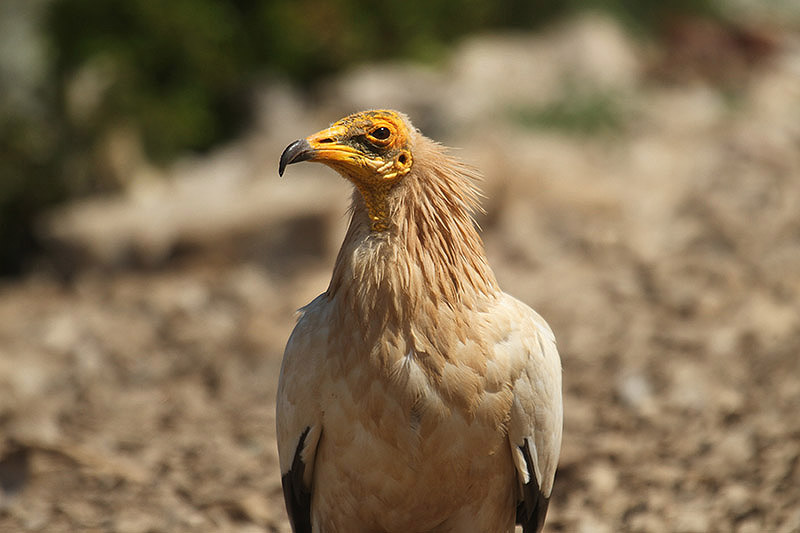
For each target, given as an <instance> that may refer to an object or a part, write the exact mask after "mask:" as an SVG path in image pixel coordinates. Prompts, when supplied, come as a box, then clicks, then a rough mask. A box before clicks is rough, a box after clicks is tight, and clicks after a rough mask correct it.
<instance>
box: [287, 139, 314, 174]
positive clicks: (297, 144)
mask: <svg viewBox="0 0 800 533" xmlns="http://www.w3.org/2000/svg"><path fill="white" fill-rule="evenodd" d="M313 155H314V149H313V148H311V145H310V144H308V141H306V140H305V139H298V140H296V141H294V142H293V143H291V144H290V145H289V146H287V147H286V149H285V150H284V151H283V153H282V154H281V160H280V163H278V176H283V173H284V172H285V171H286V166H287V165H291V164H292V163H299V162H300V161H308V160H309V159H311V157H312V156H313Z"/></svg>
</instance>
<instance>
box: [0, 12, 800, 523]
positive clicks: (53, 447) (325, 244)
mask: <svg viewBox="0 0 800 533" xmlns="http://www.w3.org/2000/svg"><path fill="white" fill-rule="evenodd" d="M757 27H758V28H759V29H758V30H752V29H749V28H745V27H739V26H714V25H704V24H703V23H697V22H691V21H687V22H686V23H683V24H677V25H676V30H675V37H674V41H673V42H672V43H668V46H666V47H665V48H664V49H654V48H653V47H652V46H650V45H648V44H646V43H644V42H641V41H637V40H634V39H633V38H631V37H629V36H628V35H626V34H625V33H624V32H623V31H622V30H621V29H620V28H619V27H618V26H617V25H616V23H614V22H612V21H610V20H608V19H605V18H602V17H599V16H586V17H583V18H579V19H575V20H571V21H566V22H564V23H563V24H562V25H561V26H559V27H556V28H553V29H552V30H550V31H548V32H546V33H544V34H539V35H535V36H532V35H527V34H515V35H508V34H507V35H492V36H478V37H474V38H471V39H470V40H467V41H465V42H463V43H462V44H461V45H460V46H459V47H458V48H457V49H456V50H455V51H454V52H453V54H452V56H451V57H450V59H449V60H448V61H447V62H446V63H445V64H443V65H441V66H440V67H438V68H433V67H421V66H418V65H415V64H378V65H368V66H364V67H362V68H359V69H357V70H355V71H351V72H348V73H346V74H344V75H342V76H340V77H337V78H333V79H330V80H328V81H327V82H325V83H324V84H322V85H320V86H319V87H318V89H317V91H316V92H315V93H314V94H313V95H311V96H309V95H306V96H300V95H298V94H297V93H296V92H294V91H293V90H292V89H291V87H289V86H288V85H285V84H282V83H280V82H277V81H275V82H268V83H265V84H264V86H263V87H262V88H261V89H260V90H259V94H260V97H259V101H260V106H259V109H260V111H259V115H258V117H257V118H256V121H255V122H256V125H255V126H254V128H253V130H252V131H251V133H250V134H249V135H247V136H246V137H244V138H241V139H239V140H238V141H236V142H234V143H232V144H230V145H228V146H225V147H222V148H220V149H218V150H216V151H214V152H213V153H211V154H209V155H207V156H203V157H197V158H193V159H186V160H183V161H180V162H179V163H177V164H175V165H174V166H172V167H171V168H169V169H167V170H161V169H157V168H155V167H153V166H151V165H150V164H148V163H147V161H145V160H144V159H143V157H142V156H141V155H140V154H141V151H140V150H139V149H138V147H137V145H136V143H135V142H134V141H132V140H131V139H130V138H128V137H126V135H125V132H124V131H122V132H120V134H119V135H118V136H117V137H115V138H114V139H111V140H110V142H109V143H108V147H107V150H108V154H107V156H108V161H109V164H110V165H113V167H114V168H115V169H117V170H118V172H119V174H120V175H122V176H125V177H126V180H127V181H126V186H125V190H124V192H123V193H120V194H118V195H115V196H104V197H96V198H91V199H88V200H84V201H81V202H76V203H73V204H70V205H67V206H64V207H63V208H60V209H58V210H56V211H54V212H52V213H50V214H49V215H48V216H47V217H45V218H44V219H43V220H42V221H41V228H40V231H41V235H42V236H43V237H44V238H45V239H46V242H47V243H48V249H47V251H46V254H44V255H43V256H42V258H41V260H40V264H39V266H38V267H37V268H36V269H35V270H34V271H33V272H32V273H31V274H30V275H28V276H26V277H25V278H23V279H21V280H17V281H13V282H12V281H9V282H5V283H3V285H2V286H0V531H3V532H5V531H8V532H18V531H24V532H34V531H47V532H62V531H63V532H70V531H98V532H99V531H114V532H120V533H149V532H161V531H169V532H183V531H186V532H189V531H219V532H237V533H238V532H241V533H250V532H257V531H278V532H287V531H289V528H288V524H287V521H286V517H285V513H284V510H283V502H282V493H281V488H280V476H279V472H278V466H277V453H276V448H275V442H274V394H275V385H276V380H277V375H278V369H279V366H280V358H281V354H282V349H283V345H284V343H285V340H286V338H287V337H288V335H289V332H290V331H291V328H292V325H293V320H294V312H295V310H296V309H297V308H298V307H300V306H301V305H303V304H304V303H306V302H307V301H309V300H310V299H311V298H313V297H314V296H315V295H316V294H318V293H319V292H321V291H323V290H324V289H325V287H326V284H327V281H328V276H329V273H330V270H331V267H332V264H333V260H334V257H335V253H336V251H337V249H338V245H339V241H340V239H341V237H342V234H343V231H344V226H345V224H346V222H347V220H346V215H345V211H346V207H347V202H348V196H349V193H350V190H349V185H348V184H347V183H345V182H344V181H343V180H341V179H339V178H338V177H337V176H336V175H335V174H334V173H333V172H332V171H330V170H328V169H325V168H323V167H321V166H316V165H299V166H297V167H292V168H291V169H290V172H288V173H287V175H286V176H285V177H284V178H283V179H278V177H277V161H278V157H279V154H280V152H281V150H282V149H283V147H284V146H286V145H287V144H288V143H289V142H290V141H292V140H293V139H295V138H298V137H300V136H304V135H306V134H308V133H310V132H313V131H316V130H318V129H320V128H322V127H324V126H326V125H327V124H328V123H330V122H332V121H334V120H336V119H338V118H339V117H341V116H343V115H345V114H347V113H350V112H352V111H356V110H359V109H363V108H369V107H394V108H398V109H401V110H403V111H405V112H407V113H408V114H409V115H410V116H411V118H412V119H413V120H414V122H415V124H416V125H417V126H419V127H420V128H421V129H422V130H423V131H424V132H425V133H426V134H428V135H429V136H431V137H434V138H437V139H439V140H441V141H443V142H445V143H446V144H448V145H450V146H454V147H458V148H457V152H456V153H457V154H458V155H459V157H462V158H463V159H465V160H467V161H468V162H470V163H471V164H473V165H475V166H476V167H478V168H479V169H480V170H481V171H482V173H483V174H484V176H485V181H484V183H483V184H482V187H483V190H484V192H485V195H486V198H485V200H484V206H485V208H486V213H485V214H481V215H480V216H479V217H478V219H479V223H480V225H481V227H482V228H483V238H484V241H485V243H486V247H487V250H488V254H489V258H490V262H491V264H492V265H493V266H494V268H495V271H496V273H497V276H498V278H499V280H500V282H501V285H502V286H503V288H504V289H505V290H506V291H507V292H510V293H512V294H514V295H516V296H517V297H519V298H521V299H522V300H523V301H525V302H527V303H529V304H530V305H532V306H533V307H534V308H536V309H537V310H538V311H539V312H540V313H541V314H542V315H543V316H544V317H545V318H546V319H547V320H548V321H549V322H550V324H551V325H552V327H553V329H554V331H555V333H556V336H557V338H558V340H559V347H560V351H561V354H562V359H563V366H564V387H565V398H564V400H565V420H566V425H565V433H564V446H563V452H562V460H561V463H560V467H559V472H558V476H557V481H556V489H555V493H554V496H553V499H552V502H551V510H550V514H549V520H548V526H547V530H548V531H565V532H566V531H579V532H613V531H636V532H664V531H674V532H684V533H690V532H698V533H699V532H706V531H739V532H759V531H780V532H785V533H789V532H794V531H800V503H799V502H800V416H798V412H799V411H800V34H798V33H797V32H796V31H792V30H791V29H787V28H785V27H781V26H780V25H779V24H770V23H764V24H761V25H758V26H757Z"/></svg>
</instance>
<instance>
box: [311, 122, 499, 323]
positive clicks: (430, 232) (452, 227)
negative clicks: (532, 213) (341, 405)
mask: <svg viewBox="0 0 800 533" xmlns="http://www.w3.org/2000/svg"><path fill="white" fill-rule="evenodd" d="M476 178H477V176H476V175H475V173H474V171H472V170H471V169H470V168H468V167H466V166H465V165H463V164H462V163H460V162H458V161H457V160H455V159H453V158H451V157H449V156H448V155H447V154H446V153H445V152H444V149H443V148H442V147H441V146H439V145H438V144H436V143H434V142H433V141H430V140H428V139H426V138H424V137H418V138H417V139H416V142H415V146H414V166H413V167H412V169H411V171H410V172H409V173H408V174H407V175H406V176H405V177H404V178H403V180H401V182H399V183H398V184H397V185H395V186H394V188H393V189H392V190H391V191H390V193H389V197H388V204H389V214H388V220H387V221H386V222H387V224H386V229H384V230H382V231H375V230H372V229H371V221H370V219H369V216H368V212H367V208H366V206H365V203H364V200H363V198H362V196H361V194H360V193H359V192H358V191H356V192H355V193H354V195H353V205H352V218H351V221H350V226H349V228H348V230H347V234H346V236H345V239H344V242H343V244H342V248H341V250H340V251H339V256H338V258H337V260H336V266H335V267H334V271H333V277H332V279H331V283H330V286H329V288H328V292H327V295H328V297H329V298H330V300H331V301H332V302H335V304H337V305H341V306H343V309H342V311H344V312H346V313H347V314H348V315H349V316H351V317H353V315H355V317H353V318H356V319H357V320H359V321H360V322H361V323H362V325H364V327H365V328H367V329H372V328H374V327H379V328H380V327H386V326H388V323H389V322H394V324H396V325H400V324H404V323H406V324H407V323H410V322H414V321H415V320H419V319H420V317H421V316H426V315H432V314H437V313H438V314H441V312H442V310H444V309H447V310H448V313H450V314H456V315H458V314H459V312H460V311H462V310H464V309H475V308H477V307H478V306H480V305H481V303H483V302H485V301H486V299H487V298H494V297H495V296H496V295H497V294H499V292H500V289H499V287H498V285H497V281H496V280H495V277H494V274H493V273H492V270H491V269H490V268H489V264H488V262H487V260H486V254H485V252H484V248H483V243H482V241H481V239H480V236H479V235H478V232H477V230H476V227H475V222H474V220H473V218H472V215H471V213H472V212H474V211H476V210H478V209H480V208H479V205H478V194H479V193H478V191H477V189H476V188H475V186H474V184H473V183H474V180H475V179H476Z"/></svg>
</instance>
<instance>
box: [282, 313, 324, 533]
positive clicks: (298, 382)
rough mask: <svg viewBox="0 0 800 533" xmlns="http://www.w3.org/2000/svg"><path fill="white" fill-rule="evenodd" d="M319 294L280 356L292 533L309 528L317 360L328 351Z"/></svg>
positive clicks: (317, 430)
mask: <svg viewBox="0 0 800 533" xmlns="http://www.w3.org/2000/svg"><path fill="white" fill-rule="evenodd" d="M321 298H322V297H319V298H317V299H316V300H314V301H313V302H311V303H310V304H309V305H307V306H306V307H305V308H303V309H302V310H301V315H300V318H299V319H298V321H297V325H296V326H295V328H294V331H293V332H292V335H291V336H290V337H289V341H288V343H287V344H286V350H285V352H284V354H283V363H282V365H281V375H280V378H279V380H278V397H277V408H276V424H277V438H278V456H279V458H280V466H281V484H282V485H283V496H284V499H285V501H286V510H287V512H288V514H289V521H290V522H291V524H292V530H293V531H294V532H295V533H310V532H311V503H312V496H313V483H312V480H313V474H314V466H315V465H314V463H315V459H316V452H317V446H318V445H319V440H320V436H321V435H322V420H321V418H322V415H321V409H320V407H319V401H318V397H317V395H318V390H319V387H318V382H319V377H318V374H317V372H318V369H319V368H320V367H321V365H320V364H319V361H318V360H317V359H318V358H319V357H321V356H322V354H325V353H326V348H327V327H325V326H324V325H323V324H322V323H321V322H322V320H321V318H322V317H321V316H320V309H323V306H321V305H319V303H320V302H321Z"/></svg>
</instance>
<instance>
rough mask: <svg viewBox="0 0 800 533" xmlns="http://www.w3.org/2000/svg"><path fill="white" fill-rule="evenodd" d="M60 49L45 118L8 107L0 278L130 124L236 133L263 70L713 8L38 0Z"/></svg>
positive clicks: (0, 135) (39, 93) (698, 4)
mask: <svg viewBox="0 0 800 533" xmlns="http://www.w3.org/2000/svg"><path fill="white" fill-rule="evenodd" d="M39 1H41V2H43V3H44V4H46V8H44V9H43V10H42V14H43V15H42V16H43V21H42V22H43V23H42V25H41V27H42V31H43V32H44V33H45V37H46V40H47V43H48V46H49V50H50V53H49V54H48V58H47V61H46V72H45V76H44V78H43V81H42V83H41V86H40V87H36V88H35V91H36V95H35V96H36V98H37V99H38V101H39V103H40V105H39V106H38V110H39V111H38V112H37V113H27V112H22V113H21V112H18V110H14V109H3V108H2V107H0V174H1V177H0V242H2V243H3V246H2V248H1V249H0V274H9V273H16V272H20V271H21V270H22V269H23V267H24V266H25V260H26V258H28V257H29V256H30V254H31V253H32V252H34V251H35V249H36V242H35V239H34V237H33V235H34V233H33V231H32V224H33V222H34V221H35V218H36V216H37V214H38V213H39V212H40V211H41V210H42V209H44V208H46V207H48V206H50V205H52V204H53V203H55V202H58V201H62V200H64V199H66V198H68V197H72V196H76V195H82V194H87V193H90V192H92V191H96V190H98V189H103V188H107V187H108V186H109V185H108V184H107V183H106V182H104V180H103V176H102V173H103V169H102V165H99V164H98V162H97V161H96V160H95V159H96V148H97V145H98V143H100V142H102V140H103V139H104V137H105V136H106V135H107V134H108V132H109V131H110V129H111V128H113V127H117V126H119V125H120V124H123V125H125V126H127V127H129V128H130V129H132V131H133V132H135V134H136V135H138V136H139V137H140V138H141V140H142V143H143V146H144V148H145V151H146V154H147V156H148V157H149V158H151V159H152V160H155V161H160V162H165V161H168V160H169V159H170V158H172V157H174V156H175V155H176V154H178V153H181V152H184V151H187V150H191V151H203V150H207V149H208V148H210V147H211V146H213V145H214V144H216V143H219V142H220V141H223V140H226V139H229V138H231V137H233V136H235V135H236V134H237V133H239V132H240V131H241V130H242V128H243V127H245V126H246V124H247V117H248V116H249V111H250V110H249V109H248V104H249V99H248V90H249V88H250V87H251V86H252V84H253V82H254V81H255V80H256V79H258V78H260V77H263V76H271V75H277V76H283V77H287V78H289V79H290V80H292V81H293V82H295V83H296V84H297V85H298V86H299V87H309V86H311V85H312V84H313V83H314V82H315V81H316V80H318V79H319V78H321V77H324V76H327V75H330V74H332V73H334V72H337V71H339V70H341V69H342V68H344V67H347V66H348V65H351V64H354V63H358V62H362V61H366V60H376V59H384V58H398V57H402V58H409V59H412V60H420V61H428V62H430V61H436V60H437V59H439V58H441V57H442V56H443V54H444V53H446V50H447V48H448V46H449V45H451V44H452V43H454V42H455V41H457V40H458V39H459V38H461V37H463V36H464V35H466V34H469V33H473V32H476V31H482V30H491V29H502V28H513V29H518V30H519V29H522V30H527V29H535V28H538V27H540V26H541V25H543V24H546V23H547V22H549V21H551V20H553V19H554V18H556V17H560V16H563V15H565V14H568V13H570V12H573V11H576V10H581V9H587V8H591V9H600V10H605V11H608V12H611V13H613V14H614V15H615V16H617V17H619V18H620V19H622V20H623V21H624V22H625V23H626V24H627V25H628V26H629V27H631V28H632V29H633V30H634V31H636V32H639V33H641V34H645V35H647V34H652V33H654V32H657V31H658V27H659V24H660V22H661V21H663V20H665V19H666V18H667V17H669V16H672V15H674V14H678V13H686V12H691V13H698V12H699V13H703V14H713V13H714V11H715V9H714V5H713V4H712V3H711V0H661V1H659V0H532V1H531V0H527V1H526V0H493V1H481V0H443V1H440V2H428V1H427V0H405V1H403V2H392V1H389V2H373V1H368V0H271V1H270V0H262V1H259V0H170V1H169V2H157V1H155V0H39ZM87 69H88V70H89V71H94V72H100V73H102V75H103V78H104V86H103V90H102V93H101V95H100V98H99V101H98V102H96V106H95V108H93V109H92V110H91V112H90V113H87V114H85V115H82V116H79V117H76V116H73V115H74V113H73V114H72V115H71V113H70V109H69V104H68V91H69V88H70V86H71V84H72V85H73V86H74V81H75V79H76V76H79V75H80V74H81V73H85V72H86V71H87Z"/></svg>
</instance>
